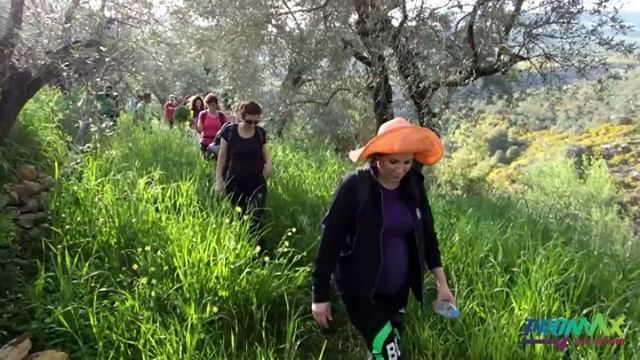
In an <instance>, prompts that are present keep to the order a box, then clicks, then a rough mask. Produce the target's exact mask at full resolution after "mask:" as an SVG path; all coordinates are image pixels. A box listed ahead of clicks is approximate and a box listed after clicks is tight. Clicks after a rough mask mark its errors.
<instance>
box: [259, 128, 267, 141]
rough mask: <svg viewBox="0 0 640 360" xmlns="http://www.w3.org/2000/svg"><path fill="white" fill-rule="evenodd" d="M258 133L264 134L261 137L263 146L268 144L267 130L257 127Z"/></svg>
mask: <svg viewBox="0 0 640 360" xmlns="http://www.w3.org/2000/svg"><path fill="white" fill-rule="evenodd" d="M257 129H258V131H260V132H261V133H262V137H260V140H261V141H262V145H264V144H266V143H267V130H265V129H264V128H262V127H257Z"/></svg>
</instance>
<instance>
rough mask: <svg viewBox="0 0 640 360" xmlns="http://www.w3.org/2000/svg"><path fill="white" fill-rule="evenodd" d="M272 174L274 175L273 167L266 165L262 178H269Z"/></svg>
mask: <svg viewBox="0 0 640 360" xmlns="http://www.w3.org/2000/svg"><path fill="white" fill-rule="evenodd" d="M271 174H273V165H271V164H269V163H266V164H265V165H264V169H263V170H262V176H264V177H265V178H268V177H270V176H271Z"/></svg>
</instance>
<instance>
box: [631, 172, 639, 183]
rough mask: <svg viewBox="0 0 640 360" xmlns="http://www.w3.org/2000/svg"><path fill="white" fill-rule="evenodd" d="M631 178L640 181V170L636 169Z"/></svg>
mask: <svg viewBox="0 0 640 360" xmlns="http://www.w3.org/2000/svg"><path fill="white" fill-rule="evenodd" d="M631 178H632V179H633V180H635V181H640V171H637V170H636V171H634V172H632V173H631Z"/></svg>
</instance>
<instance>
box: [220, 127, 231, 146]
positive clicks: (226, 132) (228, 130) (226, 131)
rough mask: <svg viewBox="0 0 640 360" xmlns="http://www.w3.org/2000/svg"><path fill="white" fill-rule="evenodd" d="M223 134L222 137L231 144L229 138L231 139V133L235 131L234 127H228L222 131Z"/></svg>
mask: <svg viewBox="0 0 640 360" xmlns="http://www.w3.org/2000/svg"><path fill="white" fill-rule="evenodd" d="M221 131H222V134H220V136H221V137H222V138H223V139H224V141H226V142H229V138H230V137H231V132H232V131H233V126H232V125H228V126H225V127H224V128H223V129H221Z"/></svg>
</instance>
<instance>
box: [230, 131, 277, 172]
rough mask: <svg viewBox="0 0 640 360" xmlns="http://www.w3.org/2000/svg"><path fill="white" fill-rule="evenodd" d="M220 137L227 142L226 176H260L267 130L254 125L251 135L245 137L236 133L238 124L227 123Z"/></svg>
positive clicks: (262, 168)
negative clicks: (227, 165)
mask: <svg viewBox="0 0 640 360" xmlns="http://www.w3.org/2000/svg"><path fill="white" fill-rule="evenodd" d="M221 136H222V138H223V139H224V140H225V141H226V142H227V159H228V161H229V163H228V164H229V167H228V171H227V175H226V178H227V179H228V178H230V177H232V176H233V177H234V178H236V179H237V178H240V179H242V178H255V177H260V176H262V171H263V170H264V163H265V159H264V153H263V151H262V147H263V146H264V144H266V143H267V132H266V131H265V130H264V129H263V128H261V127H259V126H256V129H255V132H254V134H253V136H252V137H250V138H248V139H245V138H243V137H241V136H240V134H239V133H238V125H235V124H234V125H229V126H227V127H225V128H224V129H223V130H222V134H221Z"/></svg>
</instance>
